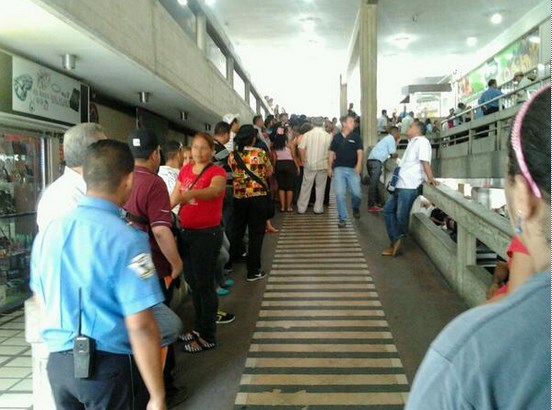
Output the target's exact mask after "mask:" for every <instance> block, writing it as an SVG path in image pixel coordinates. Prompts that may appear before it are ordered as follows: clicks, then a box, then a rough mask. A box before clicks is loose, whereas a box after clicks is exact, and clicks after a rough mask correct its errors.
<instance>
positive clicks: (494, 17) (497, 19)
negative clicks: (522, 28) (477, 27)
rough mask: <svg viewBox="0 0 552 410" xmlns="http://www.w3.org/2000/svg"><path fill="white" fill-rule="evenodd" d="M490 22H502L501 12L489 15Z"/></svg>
mask: <svg viewBox="0 0 552 410" xmlns="http://www.w3.org/2000/svg"><path fill="white" fill-rule="evenodd" d="M491 23H493V24H500V23H502V14H500V13H495V14H493V15H492V16H491Z"/></svg>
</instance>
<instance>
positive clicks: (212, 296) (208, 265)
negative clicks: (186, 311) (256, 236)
mask: <svg viewBox="0 0 552 410" xmlns="http://www.w3.org/2000/svg"><path fill="white" fill-rule="evenodd" d="M182 242H183V249H184V258H183V259H184V275H185V277H186V282H188V284H189V285H190V288H191V289H192V300H193V302H194V310H195V327H194V329H195V330H196V331H197V332H198V333H199V334H200V335H201V337H202V338H203V339H205V340H206V341H207V342H209V343H214V342H215V340H216V329H217V325H216V319H217V311H218V297H217V293H216V291H215V274H216V269H217V256H218V254H219V252H220V249H221V247H222V228H221V227H215V228H208V229H197V230H195V229H184V231H183V232H182Z"/></svg>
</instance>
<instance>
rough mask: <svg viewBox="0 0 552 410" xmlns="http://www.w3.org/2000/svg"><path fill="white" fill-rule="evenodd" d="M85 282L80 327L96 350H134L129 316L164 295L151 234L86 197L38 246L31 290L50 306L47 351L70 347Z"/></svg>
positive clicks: (44, 233)
mask: <svg viewBox="0 0 552 410" xmlns="http://www.w3.org/2000/svg"><path fill="white" fill-rule="evenodd" d="M79 288H80V289H82V307H83V315H82V331H81V333H82V334H84V335H86V336H89V337H91V338H93V339H94V340H95V341H96V349H97V350H101V351H105V352H110V353H117V354H130V353H131V348H130V342H129V338H128V331H127V329H126V326H125V322H124V319H125V316H129V315H132V314H135V313H138V312H141V311H143V310H146V309H148V308H150V307H152V306H154V305H157V304H158V303H161V302H162V301H163V293H162V292H161V288H160V286H159V280H158V278H157V274H156V272H155V268H154V266H153V262H152V260H151V254H150V248H149V243H148V237H147V235H146V234H145V233H144V232H142V231H139V230H137V229H135V228H132V227H130V226H128V225H127V224H126V222H125V221H124V220H123V219H122V218H121V212H120V209H119V208H118V207H117V206H115V205H114V204H113V203H111V202H108V201H105V200H102V199H98V198H92V197H85V198H84V199H83V200H82V202H81V203H80V204H79V206H78V207H77V208H76V209H75V210H74V211H73V212H71V213H70V214H69V215H67V216H66V217H64V218H61V219H58V220H55V221H54V222H52V223H51V224H49V225H48V226H47V228H46V229H45V230H44V231H41V232H40V233H39V234H38V236H37V238H36V240H35V243H34V245H33V251H32V258H31V289H32V290H33V292H34V294H35V295H36V297H37V298H38V299H39V301H40V303H41V304H42V305H43V307H44V309H45V314H44V322H43V329H42V337H43V339H44V341H45V343H46V345H47V346H48V350H49V351H50V352H61V351H66V350H71V349H73V341H74V339H75V337H76V336H77V334H76V332H77V327H78V320H79V297H78V295H79Z"/></svg>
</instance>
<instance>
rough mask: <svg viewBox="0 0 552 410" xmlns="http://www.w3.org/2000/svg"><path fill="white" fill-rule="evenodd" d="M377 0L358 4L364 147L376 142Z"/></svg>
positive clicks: (363, 1)
mask: <svg viewBox="0 0 552 410" xmlns="http://www.w3.org/2000/svg"><path fill="white" fill-rule="evenodd" d="M377 18H378V0H362V2H361V5H360V35H359V37H360V47H359V50H360V88H361V92H360V112H361V115H362V119H361V124H360V126H361V131H362V138H363V140H364V148H368V147H370V146H373V145H375V144H376V143H377V139H378V134H377V93H378V82H377V76H378V27H377Z"/></svg>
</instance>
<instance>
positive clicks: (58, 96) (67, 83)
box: [12, 57, 81, 124]
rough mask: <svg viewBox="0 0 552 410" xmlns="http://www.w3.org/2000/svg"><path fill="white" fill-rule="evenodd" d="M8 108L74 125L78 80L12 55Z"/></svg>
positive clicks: (77, 111) (77, 119)
mask: <svg viewBox="0 0 552 410" xmlns="http://www.w3.org/2000/svg"><path fill="white" fill-rule="evenodd" d="M12 64H13V66H12V67H13V68H12V74H13V76H12V81H13V84H12V109H13V110H14V111H18V112H23V113H26V114H32V115H37V116H39V117H43V118H47V119H50V120H56V121H62V122H66V123H69V124H78V123H79V122H80V119H81V83H80V82H78V81H76V80H73V79H72V78H69V77H66V76H64V75H62V74H59V73H57V72H55V71H53V70H50V69H48V68H45V67H42V66H40V65H38V64H35V63H32V62H30V61H27V60H24V59H21V58H17V57H14V58H13V63H12Z"/></svg>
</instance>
